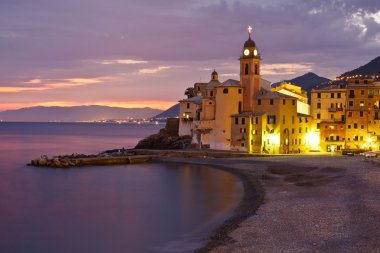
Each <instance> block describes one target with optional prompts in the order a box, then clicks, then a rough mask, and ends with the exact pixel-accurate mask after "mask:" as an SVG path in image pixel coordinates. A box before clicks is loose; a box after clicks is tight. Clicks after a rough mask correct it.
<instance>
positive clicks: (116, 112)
mask: <svg viewBox="0 0 380 253" xmlns="http://www.w3.org/2000/svg"><path fill="white" fill-rule="evenodd" d="M161 112H162V110H158V109H152V108H149V107H146V108H121V107H109V106H98V105H91V106H73V107H58V106H53V107H44V106H37V107H28V108H22V109H18V110H8V111H3V112H0V120H2V121H18V122H51V121H60V122H76V121H95V120H110V119H127V118H140V119H141V118H150V117H152V116H154V115H157V114H158V113H161Z"/></svg>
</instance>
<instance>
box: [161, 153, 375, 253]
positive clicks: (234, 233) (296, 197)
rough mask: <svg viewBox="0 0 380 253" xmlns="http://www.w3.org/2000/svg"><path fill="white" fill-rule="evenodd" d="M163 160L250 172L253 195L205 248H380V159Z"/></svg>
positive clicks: (226, 252)
mask: <svg viewBox="0 0 380 253" xmlns="http://www.w3.org/2000/svg"><path fill="white" fill-rule="evenodd" d="M160 160H161V161H164V162H180V163H189V164H199V165H208V166H210V167H214V168H215V169H222V170H226V171H228V172H230V173H233V174H235V175H237V176H238V178H239V179H240V180H243V186H244V194H245V196H244V197H243V199H242V200H241V202H240V203H239V204H238V207H236V209H235V210H234V212H233V214H232V216H231V217H229V218H227V220H226V221H224V222H223V223H222V224H221V225H220V226H219V227H218V228H216V229H215V230H214V231H213V232H211V233H210V236H207V237H206V238H205V242H206V244H205V245H204V246H203V247H201V248H199V249H197V250H196V251H195V252H197V253H204V252H215V253H221V252H222V253H230V252H334V253H335V252H345V253H346V252H377V251H379V250H380V242H379V241H378V238H379V237H380V231H379V229H378V228H379V227H380V211H379V210H380V169H379V164H380V159H379V160H376V161H375V160H373V161H372V160H368V159H363V158H362V157H345V156H293V157H291V156H281V157H280V156H278V157H274V156H273V157H251V158H218V159H217V158H178V157H176V158H173V157H162V158H160ZM376 162H377V163H376ZM256 189H258V191H257V192H255V191H256ZM256 194H257V195H256ZM264 196H265V199H264ZM260 204H261V205H260Z"/></svg>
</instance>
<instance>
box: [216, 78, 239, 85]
mask: <svg viewBox="0 0 380 253" xmlns="http://www.w3.org/2000/svg"><path fill="white" fill-rule="evenodd" d="M220 87H240V82H239V81H238V80H234V79H228V80H226V81H224V82H223V83H222V84H221V85H220Z"/></svg>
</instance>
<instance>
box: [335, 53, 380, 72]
mask: <svg viewBox="0 0 380 253" xmlns="http://www.w3.org/2000/svg"><path fill="white" fill-rule="evenodd" d="M352 75H380V56H379V57H376V58H375V59H373V60H372V61H370V62H369V63H367V64H365V65H363V66H361V67H359V68H357V69H354V70H351V71H348V72H346V73H344V74H342V75H341V76H340V77H343V76H352Z"/></svg>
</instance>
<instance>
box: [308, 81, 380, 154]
mask: <svg viewBox="0 0 380 253" xmlns="http://www.w3.org/2000/svg"><path fill="white" fill-rule="evenodd" d="M379 92H380V82H378V81H376V80H375V79H373V78H360V76H355V77H352V78H350V79H349V80H347V81H343V82H341V83H338V84H335V85H331V86H329V87H324V88H321V89H316V90H313V91H312V93H311V114H312V116H313V118H314V119H315V123H316V124H317V126H318V128H319V131H320V136H321V148H322V150H323V151H334V150H341V149H357V150H359V149H363V150H370V149H379V145H380V107H379V105H380V103H379V102H380V95H379Z"/></svg>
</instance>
